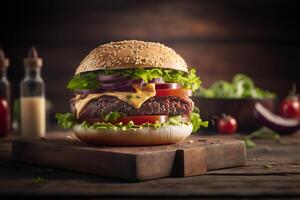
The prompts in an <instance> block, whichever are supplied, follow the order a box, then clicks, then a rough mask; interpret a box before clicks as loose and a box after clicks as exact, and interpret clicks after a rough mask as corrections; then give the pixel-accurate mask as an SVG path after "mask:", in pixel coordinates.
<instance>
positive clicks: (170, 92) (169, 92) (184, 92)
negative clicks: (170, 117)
mask: <svg viewBox="0 0 300 200" xmlns="http://www.w3.org/2000/svg"><path fill="white" fill-rule="evenodd" d="M155 91H156V96H179V97H184V96H192V90H188V89H181V88H179V89H157V90H155Z"/></svg>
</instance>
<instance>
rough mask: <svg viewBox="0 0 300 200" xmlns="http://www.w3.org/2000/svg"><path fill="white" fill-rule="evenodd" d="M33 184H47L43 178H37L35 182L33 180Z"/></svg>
mask: <svg viewBox="0 0 300 200" xmlns="http://www.w3.org/2000/svg"><path fill="white" fill-rule="evenodd" d="M34 182H35V183H39V184H44V183H47V181H46V180H45V179H43V178H41V177H40V176H38V177H37V178H36V179H35V180H34Z"/></svg>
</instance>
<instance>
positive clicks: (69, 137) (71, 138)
mask: <svg viewBox="0 0 300 200" xmlns="http://www.w3.org/2000/svg"><path fill="white" fill-rule="evenodd" d="M66 139H68V140H74V138H73V137H72V136H70V135H68V136H66Z"/></svg>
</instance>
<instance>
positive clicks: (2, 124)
mask: <svg viewBox="0 0 300 200" xmlns="http://www.w3.org/2000/svg"><path fill="white" fill-rule="evenodd" d="M8 66H9V59H8V58H6V57H5V54H4V51H3V50H2V49H0V138H1V137H4V136H6V135H8V133H9V132H10V84H9V81H8V79H7V74H6V70H7V68H8Z"/></svg>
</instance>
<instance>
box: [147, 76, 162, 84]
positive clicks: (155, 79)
mask: <svg viewBox="0 0 300 200" xmlns="http://www.w3.org/2000/svg"><path fill="white" fill-rule="evenodd" d="M164 82H165V81H164V79H163V78H162V77H159V78H154V79H152V80H150V81H149V83H164Z"/></svg>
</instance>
